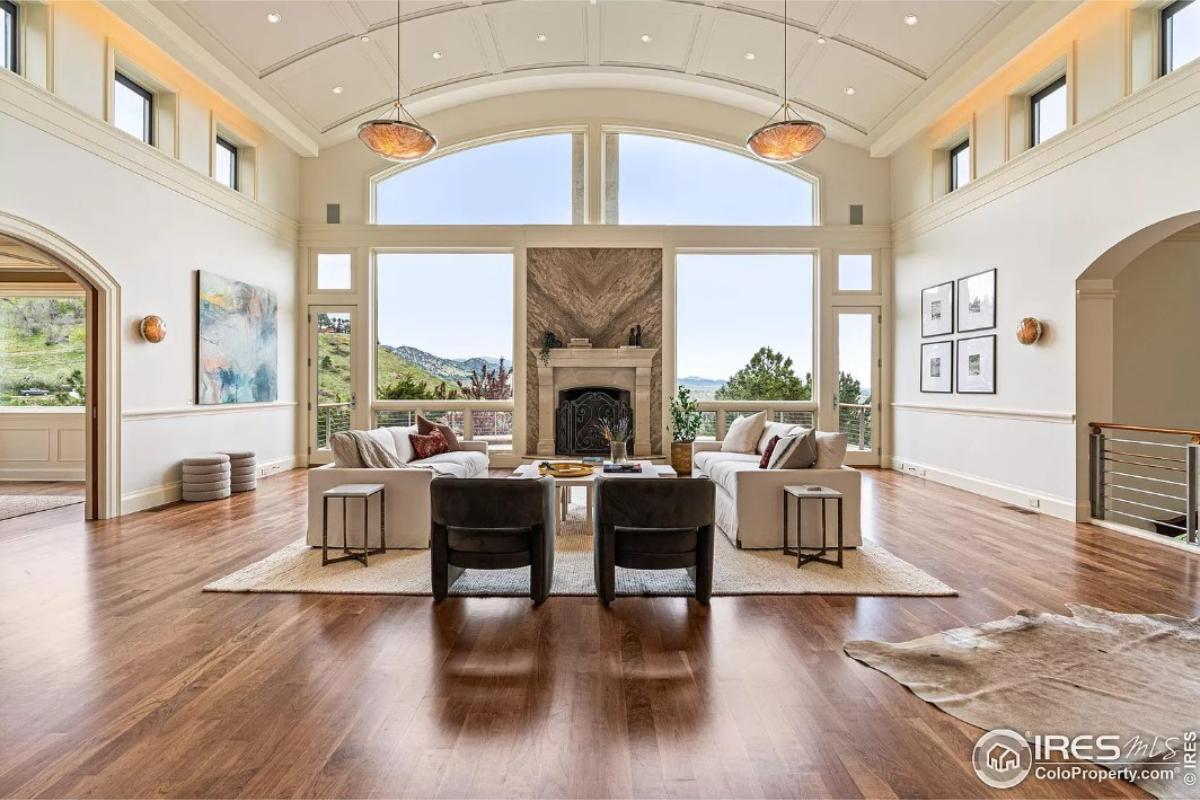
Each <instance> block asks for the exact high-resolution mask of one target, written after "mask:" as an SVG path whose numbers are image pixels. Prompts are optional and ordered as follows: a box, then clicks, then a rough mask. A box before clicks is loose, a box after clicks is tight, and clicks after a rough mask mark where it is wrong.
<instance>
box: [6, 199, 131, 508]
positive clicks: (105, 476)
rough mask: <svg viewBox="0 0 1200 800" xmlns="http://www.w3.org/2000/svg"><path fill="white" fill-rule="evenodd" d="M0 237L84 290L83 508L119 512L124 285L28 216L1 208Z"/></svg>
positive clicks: (78, 250)
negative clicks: (36, 256)
mask: <svg viewBox="0 0 1200 800" xmlns="http://www.w3.org/2000/svg"><path fill="white" fill-rule="evenodd" d="M0 236H4V237H6V238H8V239H11V240H13V241H15V242H18V243H21V244H23V245H25V246H27V247H29V248H31V249H32V250H34V251H36V252H40V253H41V254H42V255H43V256H45V257H46V258H48V259H50V260H52V262H53V263H54V264H56V265H57V266H59V267H61V269H62V270H63V271H64V272H66V273H67V274H68V275H69V276H70V277H71V278H72V279H73V280H74V281H75V282H76V283H78V284H79V286H80V287H82V288H83V290H84V293H85V296H86V304H87V335H86V342H87V344H86V356H85V358H86V371H87V379H86V386H87V391H86V397H85V422H84V426H85V433H84V438H85V444H84V447H85V456H84V458H85V480H86V487H87V489H86V503H85V511H84V513H85V516H86V518H87V519H107V518H109V517H115V516H119V515H120V513H121V491H120V484H121V471H120V463H121V461H120V441H121V435H120V434H121V418H120V417H121V414H120V409H121V403H120V375H121V370H120V325H119V319H120V307H121V298H120V287H119V285H118V284H117V282H116V281H115V280H114V279H113V277H112V275H110V274H109V273H108V271H107V270H105V269H104V268H103V267H102V266H101V265H100V264H99V263H97V262H96V261H95V259H93V258H91V257H90V256H89V255H88V254H87V253H85V252H84V251H83V250H81V249H79V248H78V247H76V246H75V245H73V244H71V243H70V242H69V241H67V240H66V239H63V238H62V237H60V236H58V235H57V234H55V233H53V232H52V231H49V230H47V229H45V228H43V227H42V226H40V225H38V224H36V223H34V222H31V221H29V220H27V219H24V218H22V217H18V216H15V215H12V214H8V213H6V212H3V211H0Z"/></svg>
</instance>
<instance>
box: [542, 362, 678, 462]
mask: <svg viewBox="0 0 1200 800" xmlns="http://www.w3.org/2000/svg"><path fill="white" fill-rule="evenodd" d="M657 353H658V348H657V347H639V348H636V349H632V348H631V349H628V350H622V349H620V348H616V347H611V348H610V347H557V348H554V349H552V350H551V351H550V353H549V354H548V357H547V358H546V361H545V362H543V361H542V358H541V353H540V352H539V351H537V350H531V354H532V358H533V362H532V363H534V364H536V365H537V373H538V443H537V454H538V455H539V456H552V455H555V453H554V407H555V403H556V402H557V398H558V391H559V390H560V389H571V388H575V387H576V386H588V385H594V386H617V387H619V388H624V389H628V390H629V392H630V395H631V396H632V398H633V448H634V450H633V454H634V455H635V456H648V455H651V446H650V418H651V414H652V413H653V412H652V411H651V408H650V406H651V403H650V377H651V376H650V370H651V367H652V365H653V363H654V356H655V355H656V354H657Z"/></svg>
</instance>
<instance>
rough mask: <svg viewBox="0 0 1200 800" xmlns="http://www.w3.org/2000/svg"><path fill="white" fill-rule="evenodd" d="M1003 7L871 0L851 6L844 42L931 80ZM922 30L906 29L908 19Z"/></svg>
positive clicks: (966, 0)
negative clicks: (888, 58)
mask: <svg viewBox="0 0 1200 800" xmlns="http://www.w3.org/2000/svg"><path fill="white" fill-rule="evenodd" d="M999 10H1000V6H999V5H997V4H995V3H988V2H979V1H978V0H913V2H906V3H904V4H903V5H900V4H897V3H893V2H879V0H867V1H866V2H862V1H860V2H856V3H854V4H853V5H851V6H850V14H849V15H848V16H847V17H846V20H845V22H843V23H842V25H841V27H840V28H839V29H838V32H837V33H838V37H839V38H841V39H849V40H853V41H855V42H858V43H861V44H864V45H866V46H867V47H869V48H872V49H874V50H877V51H879V52H881V53H886V54H888V55H889V56H891V57H893V58H896V59H898V60H900V61H902V62H904V63H906V64H910V65H912V66H914V67H917V68H918V69H919V70H921V71H922V72H923V73H925V74H926V75H928V74H929V73H931V72H933V70H934V69H936V68H937V66H938V65H939V64H941V63H942V62H943V61H944V60H945V59H946V56H948V55H949V54H950V53H951V52H952V51H953V50H954V49H955V48H957V47H960V46H961V45H962V43H963V41H964V40H965V39H966V38H967V37H968V36H969V35H970V34H971V33H972V32H973V31H974V30H975V29H977V28H978V27H979V26H980V25H982V24H983V23H984V22H986V21H987V20H989V19H991V18H992V16H994V15H995V14H996V13H997V12H998V11H999ZM910 14H911V15H913V16H915V17H916V20H917V21H916V24H914V25H908V24H905V22H904V18H905V17H906V16H908V15H910Z"/></svg>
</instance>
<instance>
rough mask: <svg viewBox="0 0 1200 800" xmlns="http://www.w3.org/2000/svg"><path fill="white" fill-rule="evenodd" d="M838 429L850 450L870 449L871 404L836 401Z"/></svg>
mask: <svg viewBox="0 0 1200 800" xmlns="http://www.w3.org/2000/svg"><path fill="white" fill-rule="evenodd" d="M838 430H839V431H840V432H842V433H844V434H846V439H847V441H848V442H849V447H850V449H851V450H870V449H871V404H870V403H838Z"/></svg>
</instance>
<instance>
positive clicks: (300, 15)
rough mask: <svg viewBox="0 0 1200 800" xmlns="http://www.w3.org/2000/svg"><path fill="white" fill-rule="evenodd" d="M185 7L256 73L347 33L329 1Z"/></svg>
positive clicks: (216, 2) (213, 1)
mask: <svg viewBox="0 0 1200 800" xmlns="http://www.w3.org/2000/svg"><path fill="white" fill-rule="evenodd" d="M186 5H187V11H188V13H189V14H191V15H192V16H193V17H194V18H195V19H196V20H198V21H199V22H200V23H201V24H203V25H204V26H205V27H206V28H208V30H209V31H210V32H211V33H212V34H213V35H214V36H216V37H217V38H218V39H220V40H221V41H222V42H224V43H225V44H226V45H228V46H229V48H230V49H231V50H233V51H234V52H235V53H237V54H238V56H239V57H240V58H241V59H242V60H243V61H244V62H245V63H246V64H248V65H249V66H250V67H252V68H254V69H255V70H256V71H260V72H261V71H262V70H264V69H266V68H267V67H269V66H271V65H272V64H277V63H279V62H281V61H285V60H287V59H289V58H292V57H294V56H295V55H297V54H299V53H303V52H305V51H306V50H309V49H311V48H314V47H317V46H318V45H320V44H322V43H324V42H331V41H336V40H337V39H339V38H342V37H344V36H346V34H348V33H349V32H350V28H349V26H348V25H347V24H346V23H345V22H344V21H343V19H342V17H341V16H339V15H338V14H337V13H336V11H335V10H334V8H333V6H332V5H331V4H329V3H318V2H308V1H306V0H283V2H270V3H264V2H254V1H251V2H244V1H243V0H206V1H205V2H200V3H197V2H191V3H187V4H186ZM268 14H278V15H279V22H277V23H271V22H269V21H268V20H267V15H268ZM392 14H393V15H395V10H394V7H393V11H392Z"/></svg>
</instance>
